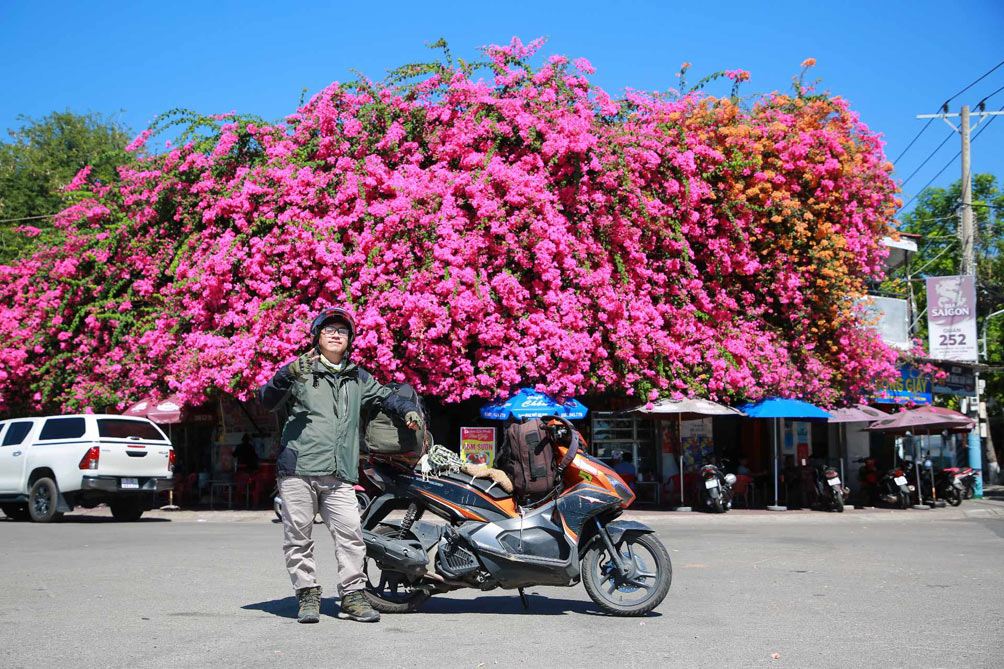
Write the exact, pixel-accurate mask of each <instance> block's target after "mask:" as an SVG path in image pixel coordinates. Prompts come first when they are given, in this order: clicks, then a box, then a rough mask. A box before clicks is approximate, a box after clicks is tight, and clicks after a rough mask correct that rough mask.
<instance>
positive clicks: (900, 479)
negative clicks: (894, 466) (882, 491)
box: [893, 476, 906, 485]
mask: <svg viewBox="0 0 1004 669" xmlns="http://www.w3.org/2000/svg"><path fill="white" fill-rule="evenodd" d="M893 481H895V482H896V485H906V477H905V476H897V477H896V478H894V479H893Z"/></svg>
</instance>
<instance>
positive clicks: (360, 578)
mask: <svg viewBox="0 0 1004 669" xmlns="http://www.w3.org/2000/svg"><path fill="white" fill-rule="evenodd" d="M310 335H311V337H312V343H313V347H312V348H311V351H310V352H309V353H305V354H303V355H301V356H300V357H299V358H297V359H296V360H294V361H293V362H291V363H290V364H288V365H285V366H283V367H281V368H280V369H279V371H277V372H276V373H275V376H274V377H272V380H271V381H269V382H268V383H267V384H265V385H264V386H262V388H261V390H260V391H259V394H260V398H261V402H262V404H263V405H264V406H265V408H267V409H269V410H270V411H271V410H275V409H277V408H279V407H280V406H282V405H283V404H284V403H285V405H286V407H287V409H288V411H289V417H288V418H287V420H286V424H285V426H284V427H283V431H282V449H281V450H280V452H279V456H278V458H277V459H276V469H277V475H278V477H279V494H280V496H281V497H282V527H283V552H284V553H285V556H286V569H287V570H288V571H289V577H290V579H291V580H292V582H293V587H294V588H295V589H296V597H297V600H298V602H299V606H300V610H299V616H298V620H299V622H301V623H316V622H318V620H320V606H321V587H320V586H319V585H317V582H316V579H315V572H316V566H315V562H314V542H313V539H311V531H312V529H313V521H314V514H315V513H317V512H318V511H319V512H320V514H321V518H322V519H323V520H324V523H325V525H327V526H328V530H329V531H330V532H331V536H332V538H333V539H334V540H335V554H336V555H337V557H338V579H339V585H338V592H339V596H340V597H341V603H340V608H341V612H342V615H343V616H345V617H348V618H350V619H352V620H358V621H362V622H375V621H377V620H380V614H379V613H378V612H377V611H376V610H374V609H373V607H372V606H371V605H370V603H369V601H368V600H367V599H366V596H365V594H364V592H363V589H364V588H365V587H366V575H365V573H364V572H363V564H364V562H365V559H366V544H365V543H364V542H363V534H362V526H361V523H360V519H359V509H358V507H357V506H356V498H355V493H354V491H353V485H354V484H355V483H356V482H357V481H358V480H359V474H358V472H359V418H360V414H361V410H362V409H369V408H371V407H376V406H381V405H382V406H383V408H384V409H387V410H389V411H391V412H393V413H395V414H397V415H398V416H400V417H402V418H403V419H404V420H405V422H406V423H407V425H408V427H409V428H410V429H413V430H418V429H421V427H422V418H421V415H420V414H419V408H418V406H417V405H415V404H414V403H412V402H409V401H408V400H406V399H404V398H402V397H399V396H397V395H392V394H391V391H390V389H389V388H385V387H384V386H381V385H380V384H379V383H377V382H376V381H375V380H374V379H373V377H372V376H371V375H370V374H369V373H368V372H366V371H365V370H364V369H362V368H360V367H358V366H356V365H354V364H353V363H351V362H350V361H349V354H350V352H351V346H352V340H353V338H354V337H355V322H354V321H353V319H352V316H351V315H349V313H348V312H347V311H345V310H344V309H337V308H336V309H325V310H324V311H322V312H321V313H320V314H318V315H317V317H316V318H314V321H313V323H312V324H311V327H310Z"/></svg>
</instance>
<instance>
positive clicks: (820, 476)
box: [813, 465, 851, 513]
mask: <svg viewBox="0 0 1004 669" xmlns="http://www.w3.org/2000/svg"><path fill="white" fill-rule="evenodd" d="M813 471H814V472H815V476H816V502H817V503H818V504H819V506H820V507H822V508H823V509H824V510H829V509H832V510H833V511H837V512H839V513H842V512H843V510H844V500H846V499H847V497H848V496H850V494H851V490H850V488H847V487H846V486H844V484H843V482H842V481H841V480H840V472H838V471H837V470H836V469H834V468H833V467H830V466H829V465H819V466H818V467H816V468H815V469H814V470H813Z"/></svg>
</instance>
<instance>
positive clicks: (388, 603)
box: [363, 525, 430, 613]
mask: <svg viewBox="0 0 1004 669" xmlns="http://www.w3.org/2000/svg"><path fill="white" fill-rule="evenodd" d="M373 531H374V532H375V533H376V534H388V535H389V534H393V535H395V536H397V529H396V528H392V527H388V526H385V525H381V526H378V527H377V528H376V529H375V530H373ZM363 570H364V571H365V572H366V590H364V591H363V592H364V593H365V595H366V599H368V600H369V602H370V605H371V606H372V607H373V608H374V609H376V610H377V611H379V612H380V613H411V612H413V611H416V610H417V609H418V607H420V606H421V605H422V603H423V602H425V600H427V599H428V598H429V596H430V595H429V592H428V591H426V590H420V589H418V588H415V587H414V584H413V583H412V582H410V581H409V580H408V577H407V576H406V575H404V574H402V573H400V572H396V571H390V570H384V569H381V568H380V565H378V564H377V563H376V561H375V560H371V559H370V558H369V557H367V558H366V562H365V565H364V567H363Z"/></svg>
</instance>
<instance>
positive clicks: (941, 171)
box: [899, 149, 962, 211]
mask: <svg viewBox="0 0 1004 669" xmlns="http://www.w3.org/2000/svg"><path fill="white" fill-rule="evenodd" d="M961 155H962V150H961V149H960V150H959V151H958V153H956V154H955V155H954V156H952V159H951V160H949V161H948V162H947V163H945V166H944V167H942V168H941V169H940V170H938V173H937V174H935V175H934V176H933V177H931V180H930V181H928V182H927V183H926V184H924V185H923V187H921V189H920V190H919V191H917V194H916V195H914V196H913V197H911V198H910V201H909V202H907V203H906V204H904V205H903V206H902V207H900V208H899V210H900V211H903V210H904V209H906V208H907V207H909V206H910V205H911V204H912V203H913V201H914V200H916V199H917V198H918V197H920V194H921V193H923V192H924V190H926V189H927V187H928V186H930V185H931V184H933V183H934V180H935V179H937V178H938V177H940V176H941V175H942V173H943V172H944V171H945V170H947V169H948V168H949V167H951V166H952V163H954V162H955V159H956V158H958V157H959V156H961Z"/></svg>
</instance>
